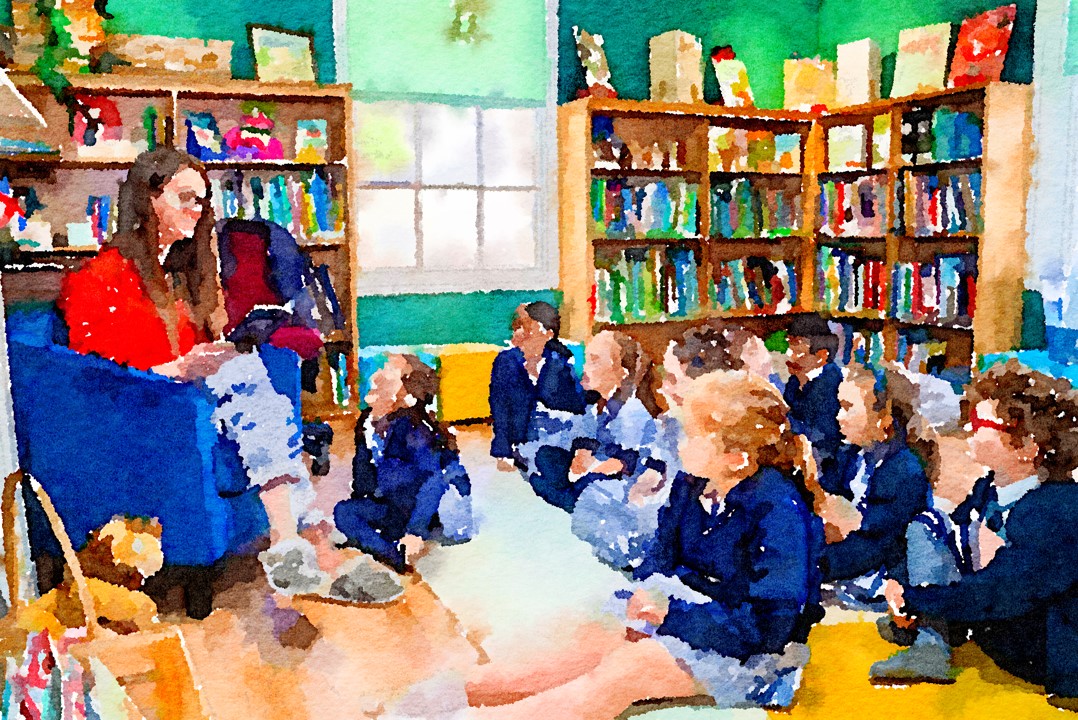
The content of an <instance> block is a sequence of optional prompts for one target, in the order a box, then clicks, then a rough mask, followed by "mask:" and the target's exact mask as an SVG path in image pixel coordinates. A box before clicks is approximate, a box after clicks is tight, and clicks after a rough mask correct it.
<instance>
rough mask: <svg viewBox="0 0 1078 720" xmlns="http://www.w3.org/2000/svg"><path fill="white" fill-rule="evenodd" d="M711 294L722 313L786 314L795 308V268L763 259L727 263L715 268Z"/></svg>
mask: <svg viewBox="0 0 1078 720" xmlns="http://www.w3.org/2000/svg"><path fill="white" fill-rule="evenodd" d="M710 291H711V297H712V299H713V300H712V302H713V306H714V307H715V309H717V310H722V311H724V312H731V311H742V310H743V311H749V312H754V313H759V314H781V313H788V312H790V311H791V310H793V307H794V305H796V304H797V268H796V267H795V266H794V264H793V263H790V262H786V261H783V260H769V259H767V258H763V257H749V258H739V259H737V260H727V261H724V262H720V263H718V264H717V265H716V266H715V268H714V276H713V277H712V278H711V284H710Z"/></svg>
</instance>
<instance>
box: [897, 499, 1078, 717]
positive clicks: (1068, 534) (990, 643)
mask: <svg viewBox="0 0 1078 720" xmlns="http://www.w3.org/2000/svg"><path fill="white" fill-rule="evenodd" d="M1006 528H1007V544H1006V545H1005V546H1004V547H1002V548H1000V549H999V551H998V552H997V553H996V556H995V557H994V558H993V559H992V561H991V562H990V563H989V564H988V565H987V566H985V567H984V568H983V569H982V570H979V571H977V572H974V573H971V574H969V575H965V576H963V577H962V578H960V579H959V580H958V582H955V583H953V584H951V585H930V586H926V587H907V588H905V591H904V593H905V600H906V608H907V610H908V612H910V613H914V614H917V615H925V616H930V617H934V618H940V619H944V620H949V621H951V622H958V623H974V624H975V625H974V639H975V640H976V641H977V643H978V645H980V646H981V648H982V649H983V650H984V651H985V652H986V653H987V654H988V655H989V656H990V657H991V658H992V659H993V660H995V661H996V663H997V664H998V665H999V666H1000V667H1002V668H1003V669H1005V670H1007V671H1009V672H1011V673H1014V674H1015V675H1018V676H1019V677H1021V678H1023V679H1025V680H1028V681H1030V682H1034V683H1037V684H1043V685H1044V686H1045V690H1047V691H1048V692H1050V693H1056V694H1059V695H1062V696H1064V697H1078V563H1076V562H1075V561H1074V557H1073V555H1074V548H1075V547H1078V485H1076V484H1074V483H1060V484H1050V485H1042V486H1040V487H1037V488H1035V489H1033V490H1031V491H1030V492H1029V493H1027V494H1026V495H1025V497H1023V498H1022V499H1021V500H1019V501H1018V502H1017V503H1016V504H1015V505H1014V507H1013V508H1011V510H1010V513H1009V515H1008V518H1007V524H1006Z"/></svg>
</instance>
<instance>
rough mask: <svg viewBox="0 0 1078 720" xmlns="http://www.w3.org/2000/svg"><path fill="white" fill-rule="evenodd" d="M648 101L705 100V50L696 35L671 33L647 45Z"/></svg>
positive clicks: (666, 33) (694, 101)
mask: <svg viewBox="0 0 1078 720" xmlns="http://www.w3.org/2000/svg"><path fill="white" fill-rule="evenodd" d="M648 67H649V69H650V71H651V99H652V100H655V101H657V102H683V103H697V102H703V101H704V48H703V46H702V45H701V44H700V39H699V38H697V37H696V36H695V35H693V34H691V33H687V32H683V31H681V30H671V31H669V32H665V33H663V34H662V35H656V36H655V37H653V38H651V40H650V41H649V42H648Z"/></svg>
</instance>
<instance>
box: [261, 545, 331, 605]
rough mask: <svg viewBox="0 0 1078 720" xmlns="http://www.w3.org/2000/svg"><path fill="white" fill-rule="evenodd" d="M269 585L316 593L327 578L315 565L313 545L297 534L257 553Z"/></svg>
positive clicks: (297, 592) (282, 590)
mask: <svg viewBox="0 0 1078 720" xmlns="http://www.w3.org/2000/svg"><path fill="white" fill-rule="evenodd" d="M258 559H259V560H260V561H261V562H262V567H263V569H265V571H266V578H267V579H268V580H269V584H270V587H272V588H273V589H274V590H275V591H277V592H279V593H281V594H283V595H307V594H311V593H317V592H318V591H319V590H320V589H321V588H323V587H324V586H325V585H326V584H327V583H328V582H329V576H328V575H327V574H326V573H325V572H323V571H322V569H321V568H319V567H318V556H317V554H316V553H315V549H314V545H312V544H311V543H310V542H308V541H307V540H305V539H303V538H300V537H296V538H289V539H288V540H283V541H281V542H279V543H277V544H276V545H273V546H271V547H270V548H269V549H268V550H266V551H265V552H263V553H261V554H259V556H258Z"/></svg>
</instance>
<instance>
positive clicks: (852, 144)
mask: <svg viewBox="0 0 1078 720" xmlns="http://www.w3.org/2000/svg"><path fill="white" fill-rule="evenodd" d="M867 150H868V127H867V126H865V125H835V126H834V127H830V128H828V129H827V169H828V170H830V171H831V172H838V171H841V170H851V169H853V170H862V169H865V168H867V167H868V158H867V157H866V156H865V155H866V152H867Z"/></svg>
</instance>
